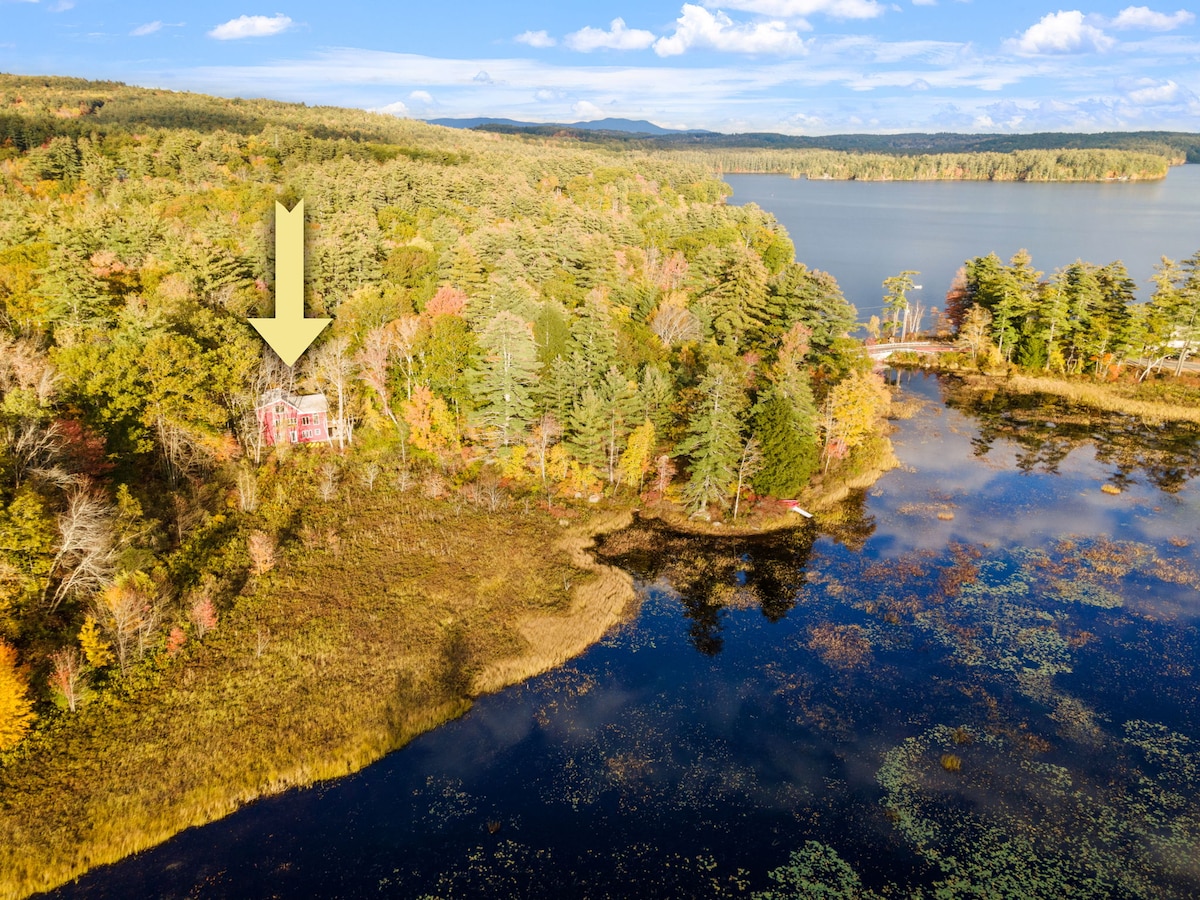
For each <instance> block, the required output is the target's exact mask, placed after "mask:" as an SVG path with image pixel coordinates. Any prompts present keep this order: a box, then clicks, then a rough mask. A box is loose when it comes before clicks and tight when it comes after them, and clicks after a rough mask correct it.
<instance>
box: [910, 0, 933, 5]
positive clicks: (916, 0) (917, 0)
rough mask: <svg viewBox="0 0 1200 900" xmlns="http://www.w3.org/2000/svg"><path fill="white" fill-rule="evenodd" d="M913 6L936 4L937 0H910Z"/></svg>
mask: <svg viewBox="0 0 1200 900" xmlns="http://www.w3.org/2000/svg"><path fill="white" fill-rule="evenodd" d="M912 5H913V6H937V0H912Z"/></svg>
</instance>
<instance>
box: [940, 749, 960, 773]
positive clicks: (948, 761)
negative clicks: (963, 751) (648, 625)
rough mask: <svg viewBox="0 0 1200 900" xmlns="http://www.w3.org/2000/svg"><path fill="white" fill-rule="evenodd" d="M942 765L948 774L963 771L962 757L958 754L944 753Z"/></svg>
mask: <svg viewBox="0 0 1200 900" xmlns="http://www.w3.org/2000/svg"><path fill="white" fill-rule="evenodd" d="M941 764H942V768H943V769H945V770H946V771H947V772H959V771H961V770H962V757H961V756H959V755H958V754H956V753H943V754H942V758H941Z"/></svg>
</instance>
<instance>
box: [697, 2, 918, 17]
mask: <svg viewBox="0 0 1200 900" xmlns="http://www.w3.org/2000/svg"><path fill="white" fill-rule="evenodd" d="M925 2H930V0H925ZM933 2H936V0H933ZM704 5H705V6H707V7H708V8H709V9H716V8H717V7H720V8H721V9H736V10H741V11H742V12H751V13H756V14H758V15H760V16H773V17H774V18H777V19H802V18H804V17H806V16H812V15H816V14H818V13H819V14H821V15H826V16H829V17H831V18H834V19H874V18H877V17H879V16H882V15H883V14H884V13H885V12H887V9H886V7H884V6H883V4H881V3H877V2H875V0H724V2H721V0H704Z"/></svg>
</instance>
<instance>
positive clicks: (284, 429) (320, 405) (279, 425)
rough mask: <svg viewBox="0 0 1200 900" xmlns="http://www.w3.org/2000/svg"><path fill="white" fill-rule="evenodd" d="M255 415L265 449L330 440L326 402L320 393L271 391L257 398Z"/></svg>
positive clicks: (279, 389) (277, 389)
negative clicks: (273, 446) (276, 445)
mask: <svg viewBox="0 0 1200 900" xmlns="http://www.w3.org/2000/svg"><path fill="white" fill-rule="evenodd" d="M256 412H257V415H258V427H259V430H260V431H261V433H262V438H263V443H265V444H267V445H268V446H271V445H274V444H284V443H287V444H312V443H315V442H316V441H329V440H332V437H333V436H332V435H331V433H330V429H329V402H328V401H327V400H326V399H325V395H324V394H290V393H288V392H287V391H285V390H283V389H282V388H275V389H274V390H270V391H267V392H266V393H265V394H263V395H262V396H260V397H259V398H258V409H257V410H256Z"/></svg>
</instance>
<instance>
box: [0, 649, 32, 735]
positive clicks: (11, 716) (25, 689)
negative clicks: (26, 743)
mask: <svg viewBox="0 0 1200 900" xmlns="http://www.w3.org/2000/svg"><path fill="white" fill-rule="evenodd" d="M33 720H34V714H33V703H32V702H31V701H30V699H29V684H28V682H27V681H26V680H25V675H24V673H23V672H22V671H21V670H20V669H18V668H17V651H16V650H15V649H14V648H13V647H11V646H10V645H8V644H6V643H5V642H4V641H0V750H7V749H9V748H10V747H13V746H15V745H16V744H17V742H18V741H20V740H21V738H23V737H24V736H25V732H27V731H28V730H29V726H30V725H32V724H33Z"/></svg>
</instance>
